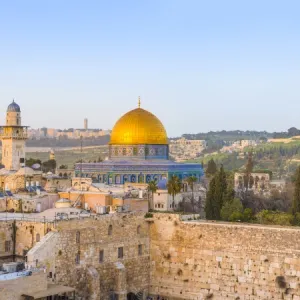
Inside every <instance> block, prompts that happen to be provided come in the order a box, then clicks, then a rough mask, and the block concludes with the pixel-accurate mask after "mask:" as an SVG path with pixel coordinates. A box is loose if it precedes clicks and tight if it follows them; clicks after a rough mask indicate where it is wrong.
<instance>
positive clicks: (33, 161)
mask: <svg viewBox="0 0 300 300" xmlns="http://www.w3.org/2000/svg"><path fill="white" fill-rule="evenodd" d="M34 164H39V165H42V162H41V160H40V159H34V158H29V159H26V161H25V165H26V167H30V168H31V167H32V166H33V165H34Z"/></svg>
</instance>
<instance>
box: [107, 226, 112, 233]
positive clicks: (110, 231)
mask: <svg viewBox="0 0 300 300" xmlns="http://www.w3.org/2000/svg"><path fill="white" fill-rule="evenodd" d="M108 235H112V225H109V226H108Z"/></svg>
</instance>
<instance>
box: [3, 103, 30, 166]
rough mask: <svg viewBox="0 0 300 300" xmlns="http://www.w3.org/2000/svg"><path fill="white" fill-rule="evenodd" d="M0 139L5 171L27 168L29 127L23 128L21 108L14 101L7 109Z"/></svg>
mask: <svg viewBox="0 0 300 300" xmlns="http://www.w3.org/2000/svg"><path fill="white" fill-rule="evenodd" d="M0 139H1V140H2V164H3V165H4V166H5V169H7V170H15V171H17V170H19V169H20V168H21V167H23V166H25V142H26V140H27V126H22V124H21V110H20V106H19V105H18V104H17V103H16V102H15V101H14V100H13V102H12V103H11V104H10V105H9V106H8V108H7V113H6V125H5V126H1V127H0Z"/></svg>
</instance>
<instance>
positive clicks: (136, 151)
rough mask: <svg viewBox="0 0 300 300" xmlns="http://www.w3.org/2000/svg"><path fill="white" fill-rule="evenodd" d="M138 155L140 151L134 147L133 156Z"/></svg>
mask: <svg viewBox="0 0 300 300" xmlns="http://www.w3.org/2000/svg"><path fill="white" fill-rule="evenodd" d="M137 154H138V149H137V147H134V148H133V155H137Z"/></svg>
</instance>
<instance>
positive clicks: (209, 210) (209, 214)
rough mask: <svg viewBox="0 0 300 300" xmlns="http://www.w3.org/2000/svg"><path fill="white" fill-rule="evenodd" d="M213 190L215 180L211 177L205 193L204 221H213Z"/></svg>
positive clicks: (214, 188)
mask: <svg viewBox="0 0 300 300" xmlns="http://www.w3.org/2000/svg"><path fill="white" fill-rule="evenodd" d="M215 190H216V178H215V177H213V178H212V179H211V181H210V183H209V187H208V191H207V193H206V202H205V214H206V219H208V220H213V219H214V213H213V211H214V209H213V205H214V197H215Z"/></svg>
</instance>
